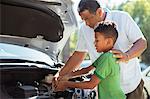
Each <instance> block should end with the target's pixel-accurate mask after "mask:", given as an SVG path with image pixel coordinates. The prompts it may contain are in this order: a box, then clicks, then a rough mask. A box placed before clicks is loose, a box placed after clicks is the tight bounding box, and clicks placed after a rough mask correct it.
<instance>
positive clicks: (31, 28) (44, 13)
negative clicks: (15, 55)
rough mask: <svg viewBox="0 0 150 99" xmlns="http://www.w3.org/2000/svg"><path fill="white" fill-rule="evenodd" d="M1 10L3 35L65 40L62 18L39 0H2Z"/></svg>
mask: <svg viewBox="0 0 150 99" xmlns="http://www.w3.org/2000/svg"><path fill="white" fill-rule="evenodd" d="M58 6H59V5H58ZM60 6H61V5H60ZM1 9H2V10H1V21H2V22H1V23H2V24H1V26H2V27H1V34H2V35H11V36H20V37H27V38H34V37H36V36H37V35H40V36H42V37H43V39H45V40H48V41H52V42H57V41H59V40H61V39H62V38H63V31H64V25H63V23H62V21H61V19H60V16H58V15H57V14H56V13H55V12H54V11H52V10H51V9H49V8H48V7H46V6H45V5H43V4H41V3H40V2H38V1H37V0H1Z"/></svg>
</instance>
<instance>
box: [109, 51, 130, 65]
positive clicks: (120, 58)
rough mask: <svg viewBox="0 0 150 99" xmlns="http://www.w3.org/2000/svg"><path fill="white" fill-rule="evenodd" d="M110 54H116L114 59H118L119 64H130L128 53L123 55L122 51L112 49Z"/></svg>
mask: <svg viewBox="0 0 150 99" xmlns="http://www.w3.org/2000/svg"><path fill="white" fill-rule="evenodd" d="M110 52H112V53H113V54H114V56H113V57H115V58H118V60H117V63H119V62H128V61H129V56H128V54H126V53H123V52H122V51H120V50H116V49H112V50H111V51H110Z"/></svg>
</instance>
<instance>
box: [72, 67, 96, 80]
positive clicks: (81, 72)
mask: <svg viewBox="0 0 150 99" xmlns="http://www.w3.org/2000/svg"><path fill="white" fill-rule="evenodd" d="M94 68H95V67H94V66H88V67H86V68H82V69H81V70H77V71H75V72H71V73H70V74H69V76H70V77H72V78H74V77H77V76H81V75H83V74H87V73H89V72H90V71H91V70H93V69H94Z"/></svg>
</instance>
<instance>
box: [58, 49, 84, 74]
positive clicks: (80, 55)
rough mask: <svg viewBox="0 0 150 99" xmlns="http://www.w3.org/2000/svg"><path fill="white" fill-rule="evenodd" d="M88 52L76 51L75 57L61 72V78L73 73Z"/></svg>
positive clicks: (73, 56) (70, 59) (71, 58)
mask: <svg viewBox="0 0 150 99" xmlns="http://www.w3.org/2000/svg"><path fill="white" fill-rule="evenodd" d="M85 56H86V52H78V51H75V52H74V53H73V55H72V56H71V57H70V58H69V60H68V61H67V62H66V64H65V66H64V67H63V68H62V69H61V70H60V72H59V76H64V75H66V74H68V73H70V72H72V71H73V70H74V69H75V68H77V66H79V65H80V63H81V62H82V61H83V60H84V58H85Z"/></svg>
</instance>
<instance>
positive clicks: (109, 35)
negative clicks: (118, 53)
mask: <svg viewBox="0 0 150 99" xmlns="http://www.w3.org/2000/svg"><path fill="white" fill-rule="evenodd" d="M94 32H95V47H96V50H97V52H107V51H109V50H111V49H112V48H113V46H114V44H115V42H116V40H117V37H118V31H117V29H116V25H115V23H113V22H111V21H102V22H101V23H100V24H98V26H97V27H96V28H95V29H94Z"/></svg>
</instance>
